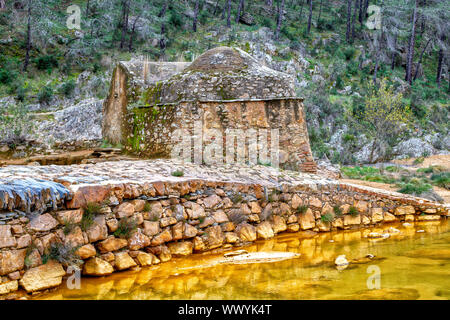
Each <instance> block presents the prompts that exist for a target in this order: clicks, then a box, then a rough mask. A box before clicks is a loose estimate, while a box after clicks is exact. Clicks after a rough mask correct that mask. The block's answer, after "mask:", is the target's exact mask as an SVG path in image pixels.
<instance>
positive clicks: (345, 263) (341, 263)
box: [334, 254, 349, 267]
mask: <svg viewBox="0 0 450 320" xmlns="http://www.w3.org/2000/svg"><path fill="white" fill-rule="evenodd" d="M348 263H349V262H348V260H347V258H346V257H345V254H341V255H340V256H338V257H337V258H336V260H334V264H335V265H336V266H338V267H344V266H348Z"/></svg>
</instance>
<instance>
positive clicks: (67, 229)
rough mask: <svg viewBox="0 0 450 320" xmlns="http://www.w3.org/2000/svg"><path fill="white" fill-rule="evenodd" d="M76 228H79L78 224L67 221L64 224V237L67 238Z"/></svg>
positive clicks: (70, 220) (71, 220)
mask: <svg viewBox="0 0 450 320" xmlns="http://www.w3.org/2000/svg"><path fill="white" fill-rule="evenodd" d="M76 226H77V224H76V223H75V222H74V221H73V219H69V220H65V221H64V223H63V233H64V235H66V236H67V235H68V234H69V233H71V232H72V231H73V230H74V229H75V227H76Z"/></svg>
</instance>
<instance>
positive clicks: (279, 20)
mask: <svg viewBox="0 0 450 320" xmlns="http://www.w3.org/2000/svg"><path fill="white" fill-rule="evenodd" d="M283 11H284V0H281V6H280V7H279V8H278V21H277V30H276V31H275V40H278V38H279V36H280V28H281V23H282V22H283Z"/></svg>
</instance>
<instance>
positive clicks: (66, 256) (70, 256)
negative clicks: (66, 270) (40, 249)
mask: <svg viewBox="0 0 450 320" xmlns="http://www.w3.org/2000/svg"><path fill="white" fill-rule="evenodd" d="M77 249H78V247H72V246H70V245H64V244H62V243H60V242H54V243H52V244H50V247H49V248H48V249H47V251H46V252H45V253H44V254H43V255H42V257H41V258H42V263H43V264H46V263H47V262H48V261H49V260H54V261H57V262H59V263H61V264H63V265H65V266H79V265H81V264H82V263H83V260H81V259H80V257H79V256H78V255H77V254H76V253H75V252H76V251H77Z"/></svg>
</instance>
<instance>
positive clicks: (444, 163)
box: [341, 155, 450, 203]
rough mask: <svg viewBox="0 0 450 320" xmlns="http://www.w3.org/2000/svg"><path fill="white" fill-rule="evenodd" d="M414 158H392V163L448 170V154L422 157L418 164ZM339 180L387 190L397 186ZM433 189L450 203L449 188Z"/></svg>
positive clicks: (412, 167) (354, 180)
mask: <svg viewBox="0 0 450 320" xmlns="http://www.w3.org/2000/svg"><path fill="white" fill-rule="evenodd" d="M415 159H416V158H410V159H404V160H393V161H392V163H394V164H398V165H407V166H411V167H410V168H408V169H411V170H417V169H419V168H428V167H429V166H441V167H444V168H445V169H446V170H450V155H433V156H430V157H427V158H425V159H424V161H423V162H422V163H420V164H414V163H413V162H414V160H415ZM341 181H344V182H349V183H354V184H359V185H362V186H368V187H373V188H379V189H384V190H389V191H397V188H396V187H395V185H391V184H387V183H381V182H371V181H364V180H356V179H341ZM433 190H434V191H435V192H436V193H437V194H438V195H440V196H441V197H442V198H443V199H444V202H445V203H450V190H447V189H444V188H439V187H433Z"/></svg>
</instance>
